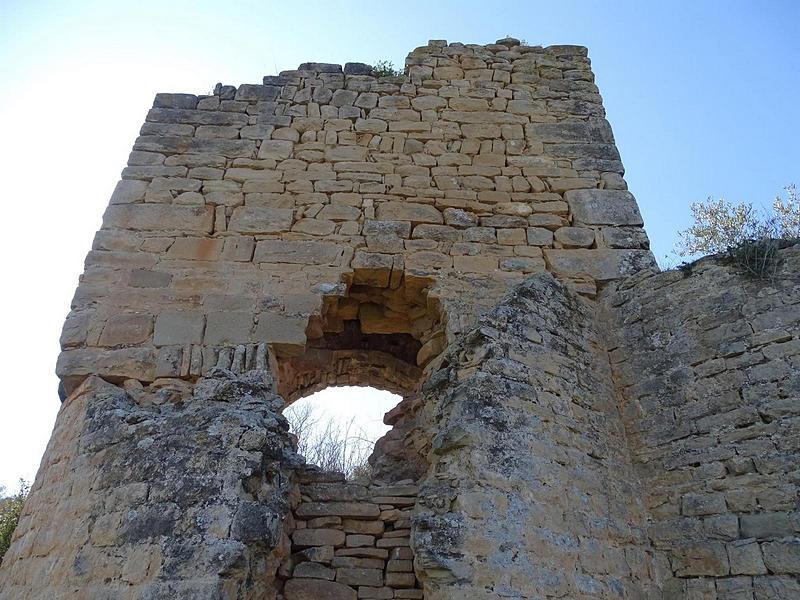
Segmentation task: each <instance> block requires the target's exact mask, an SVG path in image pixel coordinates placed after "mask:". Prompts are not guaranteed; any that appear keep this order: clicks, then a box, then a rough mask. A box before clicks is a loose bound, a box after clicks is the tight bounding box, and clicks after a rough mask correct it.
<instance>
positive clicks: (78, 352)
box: [56, 348, 377, 508]
mask: <svg viewBox="0 0 800 600" xmlns="http://www.w3.org/2000/svg"><path fill="white" fill-rule="evenodd" d="M155 366H156V360H155V353H154V352H153V349H152V348H119V349H116V350H108V349H106V348H80V349H74V350H65V351H64V352H62V353H61V354H59V356H58V361H57V363H56V375H58V377H59V378H60V379H61V381H62V382H63V383H64V388H65V391H66V393H67V394H70V393H71V392H72V390H74V389H75V387H76V386H77V385H78V384H80V382H81V381H82V380H83V379H84V378H85V377H86V376H87V375H92V374H96V375H100V376H102V377H106V378H109V379H112V380H123V379H138V380H140V381H152V380H153V379H154V377H155ZM376 508H377V507H376Z"/></svg>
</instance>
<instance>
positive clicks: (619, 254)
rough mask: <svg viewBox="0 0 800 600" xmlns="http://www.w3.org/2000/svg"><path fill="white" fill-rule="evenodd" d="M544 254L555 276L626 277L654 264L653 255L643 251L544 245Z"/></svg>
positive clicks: (603, 279) (597, 278) (653, 266)
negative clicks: (545, 246) (549, 246)
mask: <svg viewBox="0 0 800 600" xmlns="http://www.w3.org/2000/svg"><path fill="white" fill-rule="evenodd" d="M544 256H545V260H546V261H547V263H548V265H549V266H550V268H551V269H552V270H553V271H554V272H555V273H558V274H559V275H563V276H567V277H587V276H588V277H592V278H593V279H596V280H597V281H608V280H610V279H618V278H620V277H626V276H628V275H633V274H634V273H637V272H639V271H641V270H643V269H648V268H655V266H656V262H655V258H654V257H653V255H652V254H651V253H650V252H649V251H647V250H612V249H601V248H598V249H595V250H589V249H585V248H580V249H574V250H560V249H550V248H545V249H544Z"/></svg>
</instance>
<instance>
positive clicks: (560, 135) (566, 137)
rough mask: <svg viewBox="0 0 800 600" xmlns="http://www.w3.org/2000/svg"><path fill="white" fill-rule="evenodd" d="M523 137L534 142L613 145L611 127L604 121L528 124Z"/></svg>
mask: <svg viewBox="0 0 800 600" xmlns="http://www.w3.org/2000/svg"><path fill="white" fill-rule="evenodd" d="M525 136H526V137H529V138H531V139H532V140H534V141H536V142H603V143H608V144H613V143H614V135H613V134H612V133H611V126H610V125H609V124H608V121H606V120H605V119H593V120H591V121H561V122H560V123H528V124H527V125H525Z"/></svg>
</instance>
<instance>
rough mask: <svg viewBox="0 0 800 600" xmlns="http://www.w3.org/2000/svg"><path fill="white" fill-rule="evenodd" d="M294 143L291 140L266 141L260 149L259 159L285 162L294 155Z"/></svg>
mask: <svg viewBox="0 0 800 600" xmlns="http://www.w3.org/2000/svg"><path fill="white" fill-rule="evenodd" d="M293 149H294V143H293V142H291V141H290V140H264V141H263V142H261V147H260V148H259V149H258V158H261V159H265V158H271V159H273V160H284V159H287V158H289V157H290V156H291V155H292V150H293Z"/></svg>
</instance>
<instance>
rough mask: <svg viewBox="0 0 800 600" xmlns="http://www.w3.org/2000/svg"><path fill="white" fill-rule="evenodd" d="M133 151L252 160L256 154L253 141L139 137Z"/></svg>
mask: <svg viewBox="0 0 800 600" xmlns="http://www.w3.org/2000/svg"><path fill="white" fill-rule="evenodd" d="M133 149H134V150H146V151H148V152H165V153H167V154H202V153H209V154H218V155H220V156H225V157H227V158H252V157H253V156H255V153H256V143H255V142H254V141H253V140H226V139H222V138H194V137H180V136H161V135H140V136H139V137H138V138H136V141H135V142H134V143H133Z"/></svg>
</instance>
